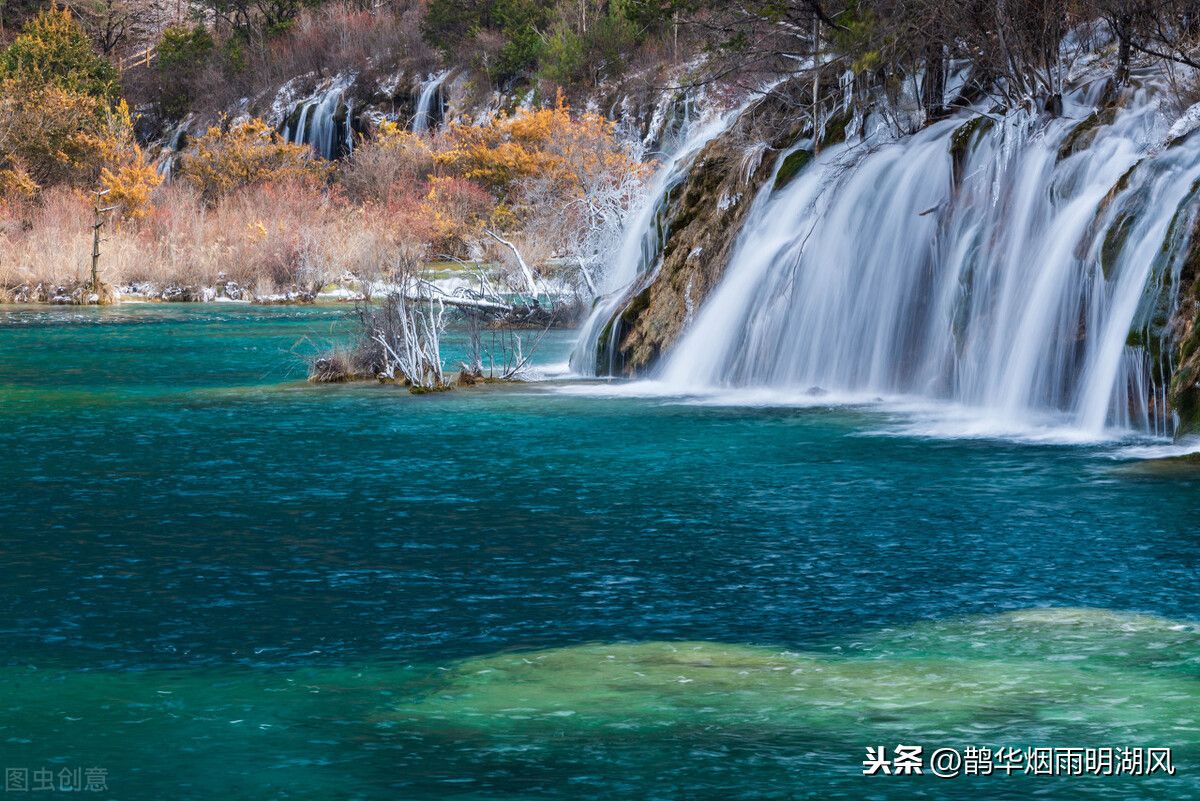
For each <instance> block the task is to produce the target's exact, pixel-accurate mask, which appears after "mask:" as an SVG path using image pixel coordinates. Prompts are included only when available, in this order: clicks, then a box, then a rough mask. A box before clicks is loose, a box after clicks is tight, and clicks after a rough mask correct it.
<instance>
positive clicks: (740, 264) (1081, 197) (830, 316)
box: [661, 87, 1200, 435]
mask: <svg viewBox="0 0 1200 801" xmlns="http://www.w3.org/2000/svg"><path fill="white" fill-rule="evenodd" d="M1165 131H1166V121H1165V120H1164V119H1163V118H1162V114H1161V112H1160V111H1159V104H1158V102H1157V99H1156V98H1155V97H1154V96H1153V94H1152V92H1150V91H1149V90H1145V89H1142V90H1138V93H1137V94H1136V96H1131V97H1129V98H1127V99H1126V102H1125V103H1123V104H1122V108H1121V109H1120V110H1119V111H1113V110H1112V109H1111V108H1108V109H1105V108H1103V107H1101V93H1100V92H1099V91H1098V90H1097V88H1096V87H1092V88H1090V89H1081V90H1079V91H1077V92H1075V93H1074V94H1072V95H1071V96H1069V97H1068V98H1066V108H1065V113H1064V114H1063V116H1062V117H1059V118H1049V117H1047V116H1045V115H1042V114H1035V113H1033V112H1027V111H1022V112H1014V113H1012V114H1009V115H1008V116H1006V117H1003V118H991V117H976V118H974V119H971V120H968V119H966V118H958V119H954V120H945V121H942V122H938V123H936V124H933V125H931V126H929V127H927V128H925V129H924V130H922V131H921V132H919V133H917V134H915V135H913V136H911V137H908V138H905V139H903V140H901V141H893V142H885V141H867V142H862V141H855V142H848V143H842V144H839V145H835V146H832V147H829V148H827V149H825V150H824V151H822V152H821V153H820V154H819V155H816V156H813V157H812V159H811V161H810V163H809V164H808V166H807V167H806V168H805V169H804V170H803V171H802V172H801V173H800V174H799V176H797V177H796V178H795V179H793V180H792V181H791V182H790V183H788V184H787V185H786V186H784V187H783V188H782V189H779V190H775V191H773V187H772V186H771V185H768V186H766V187H765V188H764V189H763V190H762V195H760V199H759V200H760V202H758V203H757V204H756V207H755V208H754V211H753V212H752V213H751V216H750V217H748V219H747V221H746V223H745V225H744V226H743V230H742V231H741V232H740V235H739V241H738V243H737V244H736V246H735V249H734V251H733V255H732V256H731V259H730V263H729V265H728V268H727V270H726V272H725V275H724V278H723V279H722V281H721V283H720V284H719V285H718V287H717V288H716V289H715V290H714V291H713V293H712V295H711V296H710V297H709V298H708V300H707V302H706V303H705V304H704V305H703V307H702V308H701V310H700V313H699V314H698V316H697V318H696V319H695V321H694V322H693V324H692V325H691V326H690V328H689V330H688V331H687V333H685V335H684V336H683V337H682V338H681V339H680V341H679V342H678V343H677V344H676V346H675V347H674V349H673V351H672V352H671V353H670V354H669V356H668V358H667V359H666V361H665V364H664V365H663V368H662V371H661V377H662V378H663V380H664V381H665V382H666V383H668V384H670V385H674V386H677V387H679V388H680V389H682V390H688V389H694V388H708V387H768V388H773V389H780V390H784V391H789V392H796V393H800V394H802V393H805V392H815V391H817V390H818V389H819V390H820V391H833V392H839V393H844V394H847V395H862V396H867V397H874V396H880V395H890V396H907V397H913V396H916V397H921V398H930V399H939V400H945V401H950V402H953V403H955V404H959V405H962V406H966V407H972V408H975V409H977V410H979V411H980V412H981V414H982V415H983V416H984V418H985V419H988V420H991V421H994V422H995V423H996V426H997V429H998V430H999V429H1001V428H1004V427H1005V426H1010V425H1016V426H1023V425H1029V424H1033V423H1036V422H1037V421H1040V420H1044V419H1054V420H1056V421H1058V423H1060V424H1065V425H1068V426H1070V427H1072V428H1075V429H1082V430H1084V431H1086V432H1089V433H1091V434H1103V432H1105V431H1106V430H1108V429H1112V428H1121V429H1132V430H1135V431H1140V432H1144V433H1148V434H1160V435H1161V434H1167V433H1169V432H1170V430H1171V428H1172V423H1171V420H1170V419H1169V417H1168V413H1167V411H1166V408H1167V407H1166V398H1165V387H1166V382H1167V379H1168V377H1169V376H1170V373H1171V365H1169V364H1167V363H1165V362H1164V360H1165V359H1169V355H1167V354H1169V352H1170V348H1169V347H1167V346H1165V342H1164V338H1165V337H1166V333H1165V328H1166V327H1167V326H1166V321H1167V320H1168V319H1169V317H1170V313H1171V312H1172V311H1173V308H1169V307H1168V308H1164V301H1163V296H1164V295H1163V293H1162V292H1161V291H1159V290H1158V289H1156V288H1158V287H1168V288H1169V287H1170V286H1172V285H1175V286H1177V284H1178V280H1179V279H1178V276H1179V271H1180V268H1181V264H1182V261H1183V258H1184V257H1185V255H1186V250H1187V246H1188V243H1187V232H1188V231H1190V230H1191V229H1192V223H1193V221H1194V218H1195V215H1196V214H1197V209H1196V206H1197V205H1200V204H1197V203H1196V189H1195V187H1196V186H1197V181H1200V137H1198V136H1193V137H1191V138H1189V139H1186V140H1184V141H1183V142H1181V143H1176V144H1174V145H1173V146H1166V145H1165V144H1164V140H1165V136H1164V134H1165ZM1184 218H1186V219H1184ZM1167 295H1168V296H1169V293H1167ZM1169 303H1170V301H1168V302H1167V305H1168V306H1169Z"/></svg>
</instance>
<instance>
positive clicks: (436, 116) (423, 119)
mask: <svg viewBox="0 0 1200 801" xmlns="http://www.w3.org/2000/svg"><path fill="white" fill-rule="evenodd" d="M449 74H450V70H442V71H441V72H439V73H437V74H436V75H432V74H431V75H430V76H429V77H428V78H426V79H425V82H424V83H422V84H421V86H420V93H419V95H418V97H417V112H416V114H414V115H413V121H412V129H413V133H425V132H427V131H429V130H431V129H433V128H434V127H436V126H437V124H438V123H439V122H441V120H442V106H443V101H442V84H443V83H444V82H445V80H446V76H448V75H449Z"/></svg>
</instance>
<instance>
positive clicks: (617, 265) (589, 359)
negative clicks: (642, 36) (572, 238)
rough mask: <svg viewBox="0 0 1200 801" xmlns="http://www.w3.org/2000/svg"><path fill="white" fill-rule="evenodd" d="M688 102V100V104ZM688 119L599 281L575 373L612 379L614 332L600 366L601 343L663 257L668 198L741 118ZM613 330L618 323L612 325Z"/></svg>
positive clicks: (733, 115) (732, 115) (576, 357)
mask: <svg viewBox="0 0 1200 801" xmlns="http://www.w3.org/2000/svg"><path fill="white" fill-rule="evenodd" d="M685 102H686V101H685ZM687 107H688V111H687V114H688V115H689V116H687V117H686V123H685V124H684V125H683V127H682V128H681V129H680V130H679V132H678V136H677V139H676V143H675V144H674V145H673V146H668V147H667V148H666V150H667V151H668V153H669V155H667V156H666V157H665V158H664V159H663V163H662V165H661V166H660V167H659V169H658V170H657V171H656V172H655V175H654V177H653V178H652V179H651V180H650V183H649V186H648V187H647V190H646V194H645V196H644V199H643V201H642V203H641V205H640V206H639V207H638V208H636V209H634V211H633V213H632V214H631V216H630V220H629V222H628V223H627V224H626V225H625V228H624V230H623V231H622V233H621V244H620V247H619V248H618V249H617V253H616V256H615V257H614V258H613V260H612V262H611V264H610V266H609V268H608V270H607V271H606V272H605V274H604V276H603V277H602V278H601V285H600V287H599V289H600V296H599V297H598V298H597V299H596V302H595V305H594V306H593V308H592V313H591V314H590V315H589V316H588V319H587V321H586V322H585V323H584V324H583V329H582V332H581V334H580V337H579V340H578V343H577V344H576V346H575V351H574V353H572V354H571V369H572V370H573V371H575V372H577V373H588V374H610V373H612V372H613V364H612V362H613V358H614V350H615V344H616V341H617V339H618V336H616V335H614V334H613V332H611V331H610V333H609V335H608V337H607V343H608V348H607V353H608V355H607V357H606V358H605V359H602V361H603V362H604V363H600V364H598V363H597V358H598V357H597V352H596V351H597V348H598V347H599V345H600V338H601V336H602V335H604V333H605V329H606V328H608V327H609V323H610V321H611V320H612V318H613V315H614V314H615V313H616V312H617V310H618V309H619V308H620V306H621V304H622V302H623V301H624V300H625V296H626V294H627V292H628V290H629V289H630V287H631V286H632V285H633V284H634V282H636V281H637V279H638V278H639V277H640V276H641V275H642V274H643V273H647V272H649V271H651V270H652V269H653V268H654V266H655V264H656V262H657V260H658V259H659V257H660V250H661V244H662V241H661V239H662V237H661V234H662V230H661V228H662V214H663V211H664V205H665V203H666V198H667V196H668V193H670V192H671V190H673V189H675V188H676V187H677V186H679V184H681V183H682V182H683V181H684V179H685V178H687V174H688V171H689V170H690V169H691V166H692V162H693V161H694V160H695V158H696V156H697V155H698V154H699V153H700V151H701V150H703V149H704V146H705V145H707V144H708V143H709V142H710V141H712V140H713V139H714V138H716V137H717V136H718V135H720V134H721V132H722V131H724V130H725V129H726V128H727V127H728V126H729V125H730V124H731V123H732V122H733V121H734V120H735V119H736V117H737V113H736V112H734V113H730V114H726V115H725V116H724V117H721V118H719V119H709V120H706V121H703V122H695V123H693V122H692V119H691V116H690V112H691V108H690V107H691V104H690V103H688V104H687ZM612 324H613V325H614V326H615V325H617V323H615V322H614V323H612Z"/></svg>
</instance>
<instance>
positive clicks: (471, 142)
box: [435, 93, 642, 199]
mask: <svg viewBox="0 0 1200 801" xmlns="http://www.w3.org/2000/svg"><path fill="white" fill-rule="evenodd" d="M447 138H448V144H447V147H446V148H445V149H444V150H441V151H440V152H438V153H436V154H435V159H436V161H437V163H438V164H439V165H441V166H443V167H444V168H445V169H447V170H449V171H451V172H454V173H457V174H459V175H461V176H463V177H464V178H470V179H472V180H475V181H479V182H480V183H482V184H484V185H485V186H487V187H489V188H491V189H493V190H495V191H496V192H498V193H500V194H501V195H502V196H506V195H511V194H512V192H513V190H514V188H516V186H517V184H519V183H520V182H522V181H526V180H528V179H531V178H535V179H537V180H538V181H539V182H541V183H542V184H543V185H544V186H545V191H549V192H552V193H554V194H556V195H558V196H561V197H563V198H566V199H573V198H578V197H581V196H583V195H584V194H585V193H586V192H587V191H588V188H589V185H590V184H591V183H592V182H593V181H595V180H596V179H600V180H603V179H604V178H605V177H607V176H612V175H615V174H620V173H622V172H630V171H640V170H641V169H642V166H641V164H640V163H639V162H638V161H636V160H635V159H633V158H632V157H631V156H630V154H629V152H628V150H627V149H625V148H624V147H622V146H621V145H620V143H619V142H618V141H617V138H616V132H615V125H614V123H613V122H611V121H610V120H607V119H605V118H604V117H602V116H600V115H599V114H592V113H585V114H580V115H575V116H573V115H572V114H571V109H570V107H569V106H568V105H567V104H566V102H565V101H564V100H563V97H562V95H561V93H560V94H559V96H558V102H557V103H556V104H555V105H554V106H553V107H552V108H543V109H536V110H530V109H521V110H519V111H517V113H516V114H513V115H505V114H501V115H497V116H495V117H493V118H492V119H491V120H489V121H488V122H487V123H485V124H483V125H467V124H463V123H454V124H452V125H451V126H450V128H449V131H448V134H447Z"/></svg>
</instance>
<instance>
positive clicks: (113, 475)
mask: <svg viewBox="0 0 1200 801" xmlns="http://www.w3.org/2000/svg"><path fill="white" fill-rule="evenodd" d="M347 313H348V310H347V309H346V308H344V307H333V306H319V307H309V308H296V307H277V308H257V307H255V308H251V307H243V306H237V305H232V304H225V305H126V306H121V307H116V308H108V309H99V310H97V309H70V308H61V309H59V308H55V309H50V308H38V307H0V435H2V438H3V440H2V441H3V446H4V457H3V460H2V461H0V503H2V505H0V521H2V523H0V528H2V531H3V537H2V539H0V612H2V615H0V646H2V649H0V767H5V768H17V769H27V770H29V771H30V772H32V771H35V770H39V769H51V770H53V771H55V773H56V774H57V772H58V771H59V770H60V769H62V768H64V767H66V768H74V767H77V766H81V767H84V768H88V767H100V768H103V769H104V770H105V771H106V785H107V790H105V791H103V792H89V793H83V795H84V796H87V797H97V798H113V799H138V800H141V799H145V800H146V801H150V800H152V799H153V800H155V801H157V800H158V799H164V798H177V799H371V800H373V799H462V800H463V801H466V800H467V799H470V800H472V801H475V800H478V799H503V800H509V799H511V800H513V801H515V800H517V799H575V798H588V799H592V798H595V799H601V798H603V799H631V800H632V799H714V801H715V799H729V798H739V799H740V798H745V799H799V798H813V799H831V798H851V799H897V800H899V799H925V798H929V799H943V798H945V799H980V798H988V799H991V798H996V799H1009V798H1011V799H1024V798H1029V797H1031V796H1044V797H1049V798H1097V799H1099V798H1103V799H1108V798H1113V799H1181V800H1182V799H1194V798H1198V797H1200V580H1198V578H1200V472H1193V471H1189V470H1187V469H1178V470H1172V469H1166V470H1164V469H1155V468H1153V467H1152V466H1150V465H1148V464H1147V463H1145V462H1144V461H1141V460H1139V459H1137V458H1135V457H1136V456H1137V455H1138V453H1139V451H1138V447H1141V446H1146V445H1153V444H1154V443H1130V442H1120V441H1116V442H1095V443H1077V444H1061V443H1059V444H1055V443H1033V442H1027V441H1012V440H1005V439H1002V438H986V437H974V438H971V437H938V436H928V435H923V434H921V433H919V432H918V431H917V430H916V429H914V428H913V427H912V426H911V425H909V424H910V423H911V416H908V415H906V413H905V412H903V411H901V410H897V409H895V408H891V407H877V406H873V405H870V404H868V405H829V404H827V405H823V406H822V405H819V404H815V405H814V404H809V405H805V406H796V405H787V404H773V405H732V404H723V403H716V402H705V403H697V402H694V400H689V399H679V398H671V397H658V396H654V395H652V394H644V395H641V396H639V395H638V393H629V394H623V393H622V392H620V391H613V388H612V387H609V386H600V385H596V384H589V383H586V382H581V381H578V380H572V379H556V380H548V381H539V382H533V383H529V384H524V385H517V386H505V387H495V386H491V387H485V388H473V389H459V390H456V391H453V392H446V393H439V394H433V395H423V396H414V395H409V394H408V393H406V392H404V391H403V390H399V389H397V388H395V387H385V386H378V385H365V384H363V385H334V386H316V385H311V384H308V383H306V382H305V380H304V375H305V364H304V361H303V357H304V356H305V355H306V354H311V353H312V352H314V351H315V350H316V349H318V348H319V347H321V346H323V345H325V344H328V343H329V342H333V341H337V340H340V339H344V338H345V337H346V336H347V332H348V331H349V327H350V326H349V322H348V320H347ZM532 336H533V335H530V337H532ZM572 336H573V334H572V332H551V333H550V334H549V335H547V337H546V339H545V341H543V342H542V343H541V345H540V347H539V348H538V351H537V361H538V362H540V363H542V364H546V365H551V364H553V365H559V364H562V363H564V362H566V360H567V357H568V355H569V353H570V350H571V347H572ZM449 338H450V339H451V340H452V341H451V347H450V349H449V350H450V351H451V355H452V356H453V355H455V354H457V353H459V352H461V347H462V341H461V335H460V334H454V333H453V332H451V334H450V335H449ZM902 743H909V744H919V745H922V746H924V747H925V748H926V753H928V751H930V750H932V749H934V748H936V747H942V746H946V747H955V748H963V747H967V746H980V747H991V748H999V747H1002V746H1008V747H1021V748H1025V747H1034V746H1053V747H1104V746H1108V747H1117V748H1120V747H1163V748H1168V747H1169V748H1171V749H1172V755H1173V760H1174V765H1175V768H1176V773H1175V775H1173V776H1170V775H1165V774H1161V773H1160V774H1156V775H1152V776H1140V777H1129V776H1120V777H1071V778H1068V777H1046V776H1027V775H1013V776H1003V775H992V776H975V777H959V778H955V779H939V778H935V777H934V776H932V775H928V774H925V775H920V776H879V775H876V776H870V777H867V776H863V775H862V771H863V765H862V763H863V760H864V758H865V755H866V751H865V749H866V747H867V746H875V745H884V746H886V747H887V748H888V749H889V751H890V750H891V749H893V748H894V747H895V745H897V744H902ZM30 794H31V795H32V794H33V793H30ZM10 795H11V797H13V798H20V797H25V795H24V794H22V793H17V792H13V793H8V794H7V795H4V796H0V797H9V796H10ZM52 795H58V793H54V794H51V793H42V796H45V797H50V796H52Z"/></svg>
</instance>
